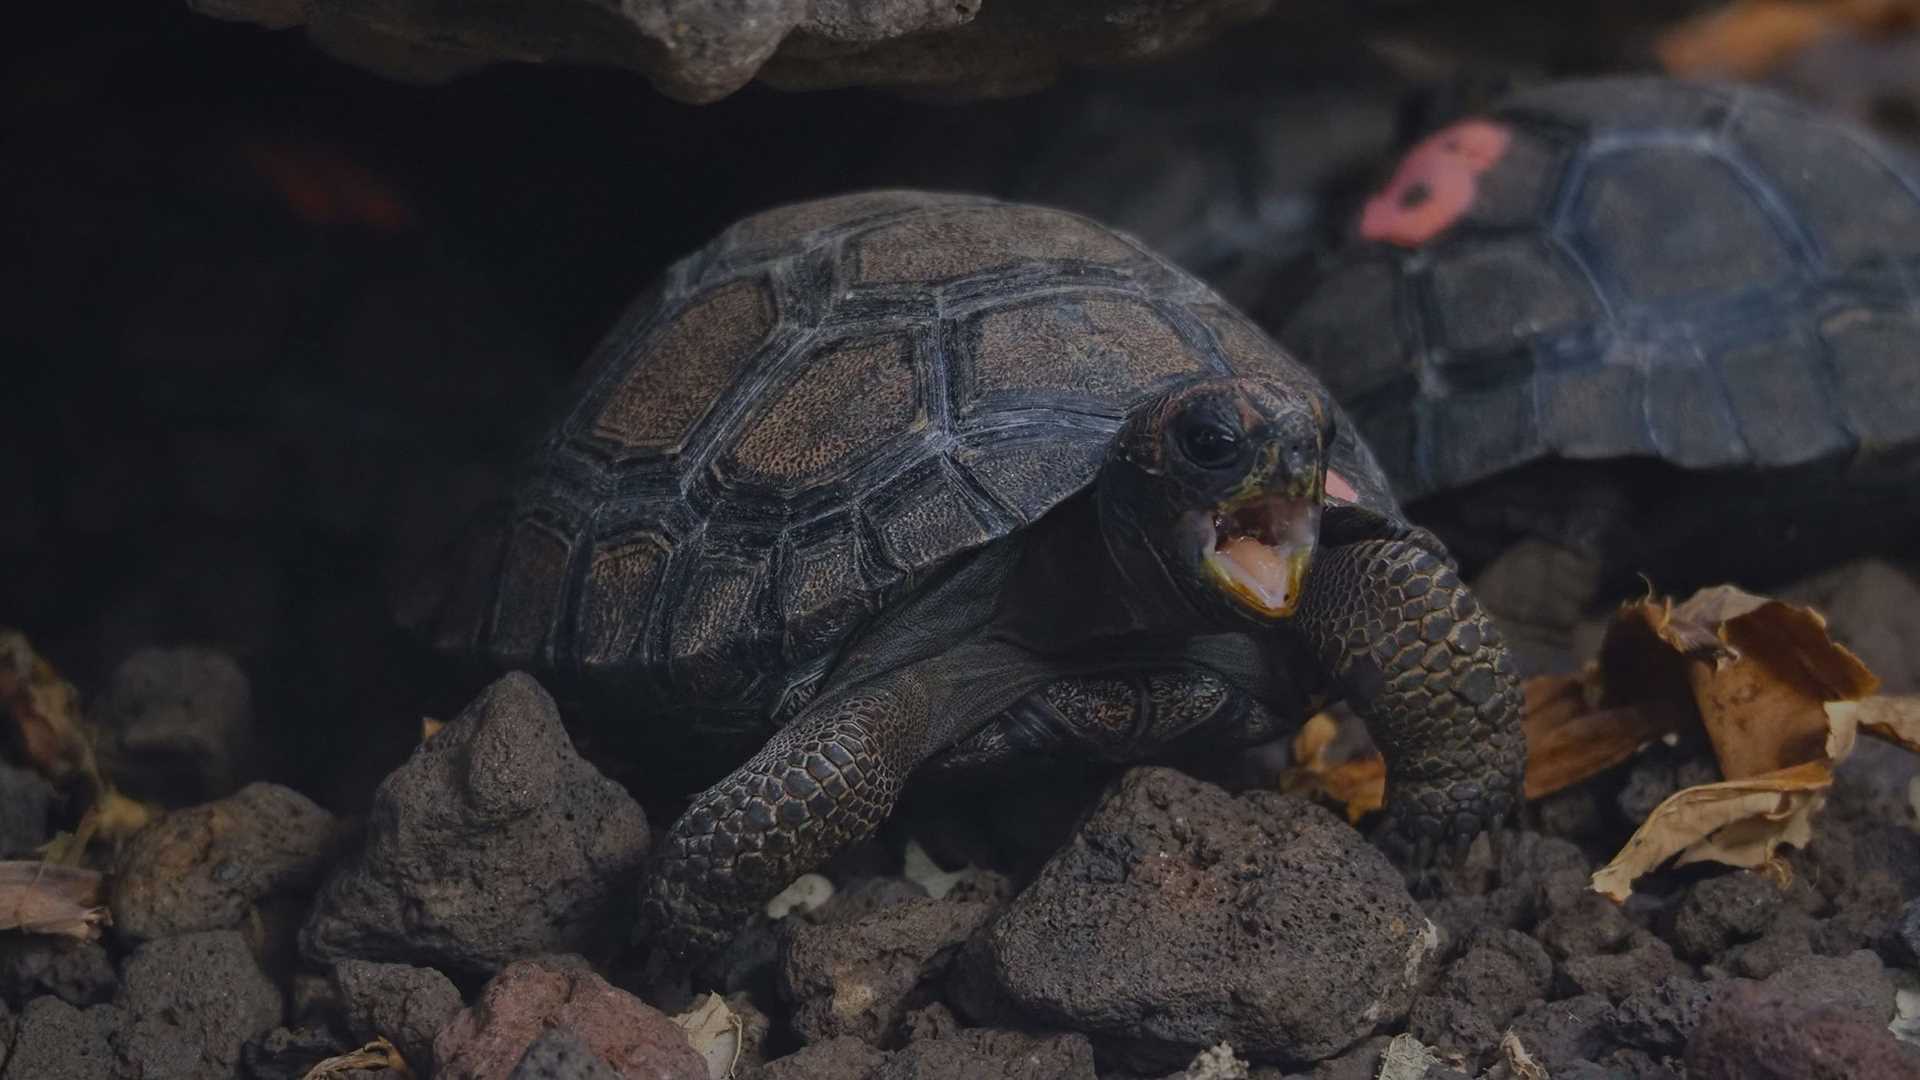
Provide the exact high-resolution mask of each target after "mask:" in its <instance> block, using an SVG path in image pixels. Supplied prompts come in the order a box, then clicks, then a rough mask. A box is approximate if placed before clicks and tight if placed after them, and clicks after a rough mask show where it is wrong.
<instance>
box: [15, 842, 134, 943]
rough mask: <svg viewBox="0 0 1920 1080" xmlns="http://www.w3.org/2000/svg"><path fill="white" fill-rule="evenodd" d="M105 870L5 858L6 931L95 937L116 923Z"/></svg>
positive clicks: (86, 937) (81, 938) (91, 938)
mask: <svg viewBox="0 0 1920 1080" xmlns="http://www.w3.org/2000/svg"><path fill="white" fill-rule="evenodd" d="M102 889H103V883H102V880H101V876H100V873H99V871H97V870H83V869H80V868H78V867H72V866H56V865H54V864H53V863H47V862H40V861H37V860H10V861H7V862H0V930H19V931H22V932H24V933H29V934H53V935H57V936H62V937H71V938H79V939H80V940H82V941H94V940H97V939H98V938H99V937H100V930H101V927H103V926H106V925H108V924H109V923H111V922H112V919H111V917H110V916H109V915H108V913H107V909H106V907H105V906H104V905H102V903H101V892H102Z"/></svg>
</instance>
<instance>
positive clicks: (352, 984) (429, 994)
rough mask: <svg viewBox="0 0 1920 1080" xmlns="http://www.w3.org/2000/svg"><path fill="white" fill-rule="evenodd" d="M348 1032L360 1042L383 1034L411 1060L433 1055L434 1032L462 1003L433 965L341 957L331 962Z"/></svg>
mask: <svg viewBox="0 0 1920 1080" xmlns="http://www.w3.org/2000/svg"><path fill="white" fill-rule="evenodd" d="M333 985H334V987H335V988H336V989H337V990H338V991H339V993H340V1012H341V1014H342V1019H343V1020H344V1021H345V1024H346V1029H347V1034H348V1035H349V1036H351V1037H352V1038H354V1039H355V1040H357V1042H358V1043H359V1044H365V1043H368V1042H371V1041H372V1040H373V1039H374V1038H376V1037H378V1036H381V1035H384V1036H386V1037H387V1038H388V1039H390V1040H392V1042H393V1045H394V1048H395V1049H397V1050H399V1051H400V1056H402V1057H404V1058H406V1059H407V1061H408V1063H409V1064H413V1065H416V1066H419V1067H425V1065H426V1063H427V1062H430V1061H432V1060H433V1037H434V1036H435V1035H437V1034H439V1033H440V1029H441V1028H443V1027H445V1026H446V1024H447V1021H449V1020H451V1019H453V1016H454V1014H455V1013H457V1012H459V1011H460V1008H461V1006H462V1005H463V1004H464V1002H462V1001H461V1000H460V991H459V990H457V989H455V988H454V985H453V982H452V980H450V979H448V978H447V977H446V976H445V975H442V974H440V973H439V972H438V971H435V970H433V969H432V968H419V967H409V966H408V965H406V964H382V963H377V962H375V961H372V960H342V961H340V962H339V963H338V964H335V965H334V966H333Z"/></svg>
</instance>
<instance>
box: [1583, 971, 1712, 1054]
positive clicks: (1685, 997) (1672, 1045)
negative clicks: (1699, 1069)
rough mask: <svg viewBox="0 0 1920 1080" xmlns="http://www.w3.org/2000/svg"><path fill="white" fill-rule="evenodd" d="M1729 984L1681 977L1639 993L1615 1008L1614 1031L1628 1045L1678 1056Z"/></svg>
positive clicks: (1612, 1025) (1611, 1023)
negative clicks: (1705, 1013) (1722, 990)
mask: <svg viewBox="0 0 1920 1080" xmlns="http://www.w3.org/2000/svg"><path fill="white" fill-rule="evenodd" d="M1726 985H1728V984H1727V983H1724V982H1721V983H1705V982H1701V981H1699V980H1698V979H1689V978H1686V977H1685V976H1677V977H1675V978H1671V979H1667V980H1665V981H1663V982H1661V983H1660V984H1659V985H1658V986H1653V987H1649V988H1647V989H1643V990H1636V991H1634V992H1633V993H1631V994H1628V995H1627V996H1626V998H1625V999H1624V1000H1623V1001H1621V1002H1620V1004H1619V1005H1617V1006H1615V1007H1614V1010H1613V1016H1612V1019H1611V1021H1610V1030H1611V1031H1612V1032H1613V1035H1614V1037H1615V1038H1617V1039H1619V1040H1620V1041H1621V1042H1623V1043H1626V1044H1627V1045H1628V1046H1635V1047H1639V1048H1640V1049H1642V1050H1649V1051H1652V1052H1654V1053H1656V1054H1662V1055H1666V1056H1669V1057H1671V1056H1676V1055H1678V1054H1679V1053H1680V1052H1681V1051H1683V1050H1685V1049H1686V1047H1687V1040H1688V1039H1689V1038H1691V1037H1692V1036H1693V1029H1694V1028H1696V1027H1698V1026H1699V1024H1700V1016H1701V1014H1702V1013H1703V1012H1705V1011H1706V1008H1707V1005H1708V1004H1709V1003H1711V1002H1712V1001H1713V995H1714V992H1715V990H1716V989H1717V988H1719V987H1723V986H1726Z"/></svg>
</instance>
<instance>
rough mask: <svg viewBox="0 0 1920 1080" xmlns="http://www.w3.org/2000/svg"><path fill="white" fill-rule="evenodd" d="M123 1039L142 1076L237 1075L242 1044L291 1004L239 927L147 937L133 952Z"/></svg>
mask: <svg viewBox="0 0 1920 1080" xmlns="http://www.w3.org/2000/svg"><path fill="white" fill-rule="evenodd" d="M115 1004H116V1005H118V1006H119V1008H120V1011H121V1012H122V1014H124V1016H125V1023H124V1024H122V1026H121V1030H120V1033H119V1036H118V1041H117V1045H118V1046H119V1048H120V1052H121V1056H122V1057H124V1058H126V1059H127V1060H128V1061H131V1062H136V1063H139V1064H140V1067H141V1068H142V1069H143V1070H144V1071H143V1072H142V1073H141V1074H140V1075H141V1076H142V1078H143V1080H158V1078H159V1077H163V1076H164V1077H181V1078H183V1080H185V1078H192V1077H204V1076H231V1075H232V1074H233V1072H234V1070H235V1069H236V1068H237V1067H238V1066H239V1063H240V1048H241V1047H242V1046H243V1045H245V1044H246V1043H247V1042H248V1041H249V1040H251V1039H253V1038H255V1037H257V1036H260V1035H263V1034H265V1033H267V1032H269V1031H272V1030H273V1029H274V1028H276V1027H278V1026H280V1022H281V1019H282V1014H283V1012H284V1011H285V1003H284V1002H283V1001H282V1000H281V997H280V990H279V988H278V987H276V986H274V984H273V980H271V979H269V978H267V975H266V973H265V972H263V971H261V970H260V965H259V964H258V963H257V962H256V961H255V960H254V958H253V953H252V952H251V951H249V950H248V948H247V943H246V939H245V938H244V937H242V936H241V934H240V933H239V932H238V931H235V930H210V931H206V932H203V933H195V934H181V935H178V936H176V937H169V938H162V939H160V940H158V941H153V942H149V943H148V944H146V945H142V946H141V947H140V948H139V949H137V950H135V951H134V953H133V955H132V956H130V957H128V958H127V962H126V965H125V967H124V969H123V970H122V971H121V976H120V993H119V996H118V997H117V998H116V1000H115Z"/></svg>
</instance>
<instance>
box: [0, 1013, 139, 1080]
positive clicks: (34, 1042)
mask: <svg viewBox="0 0 1920 1080" xmlns="http://www.w3.org/2000/svg"><path fill="white" fill-rule="evenodd" d="M120 1021H121V1017H120V1011H119V1010H118V1009H115V1008H114V1007H113V1006H111V1005H95V1006H93V1007H92V1008H90V1009H84V1010H83V1009H76V1008H74V1007H73V1006H72V1005H69V1004H67V1003H66V1002H64V1001H61V1000H60V999H59V998H55V997H43V998H36V999H34V1000H33V1001H32V1002H31V1003H30V1004H28V1005H27V1007H26V1009H25V1011H23V1012H22V1013H21V1014H20V1018H19V1023H18V1030H17V1031H16V1033H15V1035H14V1038H13V1052H12V1053H11V1054H9V1055H7V1057H6V1068H4V1069H0V1080H102V1078H114V1080H118V1078H119V1077H122V1076H125V1075H127V1074H126V1070H125V1069H123V1068H122V1067H121V1063H120V1061H119V1059H118V1057H117V1055H116V1054H115V1052H114V1047H113V1038H114V1035H115V1033H116V1032H117V1031H118V1030H119V1028H120Z"/></svg>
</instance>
